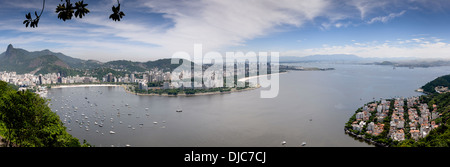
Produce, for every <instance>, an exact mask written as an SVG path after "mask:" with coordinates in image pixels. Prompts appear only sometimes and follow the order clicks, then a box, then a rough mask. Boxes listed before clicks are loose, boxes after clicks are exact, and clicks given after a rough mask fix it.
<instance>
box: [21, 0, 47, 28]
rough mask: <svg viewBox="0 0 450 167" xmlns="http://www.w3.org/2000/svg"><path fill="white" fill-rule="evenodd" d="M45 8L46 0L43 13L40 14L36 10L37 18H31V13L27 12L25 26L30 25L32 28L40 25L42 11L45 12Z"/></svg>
mask: <svg viewBox="0 0 450 167" xmlns="http://www.w3.org/2000/svg"><path fill="white" fill-rule="evenodd" d="M44 8H45V0H44V2H43V4H42V10H41V14H39V16H38V14H37V11H34V15H35V16H36V18H35V19H32V18H31V13H28V14H26V15H25V18H26V20H25V21H23V24H25V27H28V25H29V26H30V27H31V28H35V27H38V23H39V19H40V18H41V15H42V13H43V12H44Z"/></svg>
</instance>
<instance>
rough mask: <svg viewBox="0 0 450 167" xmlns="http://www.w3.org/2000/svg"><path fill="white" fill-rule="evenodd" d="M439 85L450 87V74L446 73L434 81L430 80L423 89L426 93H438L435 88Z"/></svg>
mask: <svg viewBox="0 0 450 167" xmlns="http://www.w3.org/2000/svg"><path fill="white" fill-rule="evenodd" d="M437 86H444V87H450V75H444V76H441V77H438V78H436V79H435V80H433V81H430V82H428V83H427V84H425V85H424V86H422V89H423V90H424V92H426V93H436V91H435V90H434V88H435V87H437Z"/></svg>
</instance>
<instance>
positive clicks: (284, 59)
mask: <svg viewBox="0 0 450 167" xmlns="http://www.w3.org/2000/svg"><path fill="white" fill-rule="evenodd" d="M407 59H411V58H377V57H371V58H363V57H359V56H356V55H351V54H331V55H311V56H305V57H296V56H280V63H296V62H342V63H373V62H377V61H387V60H389V61H395V60H407Z"/></svg>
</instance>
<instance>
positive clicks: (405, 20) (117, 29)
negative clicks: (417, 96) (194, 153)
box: [0, 0, 450, 61]
mask: <svg viewBox="0 0 450 167" xmlns="http://www.w3.org/2000/svg"><path fill="white" fill-rule="evenodd" d="M59 3H61V2H60V1H57V0H48V1H46V4H45V5H46V6H45V10H44V13H43V15H42V17H41V20H40V23H39V27H38V28H25V26H24V25H23V24H22V22H23V20H24V19H25V17H24V15H25V14H27V13H28V12H31V13H34V11H40V10H41V7H42V1H29V0H23V1H0V13H1V16H0V17H1V19H2V22H1V23H0V34H1V35H0V50H6V47H7V45H8V44H13V45H14V46H16V47H17V48H24V49H27V50H30V51H40V50H44V49H50V50H52V51H55V52H62V53H64V54H67V55H69V56H71V57H75V58H80V59H96V60H100V61H111V60H121V59H127V60H132V61H148V60H156V59H160V58H170V57H171V56H172V54H174V53H175V52H177V51H184V52H188V53H189V52H191V53H192V52H193V48H194V44H195V43H201V44H203V47H204V50H203V52H204V53H206V52H209V51H218V52H226V51H243V52H249V51H255V52H259V51H278V52H280V56H309V55H315V54H354V55H357V56H360V57H386V58H391V57H414V58H449V57H450V56H448V55H450V41H449V39H450V38H449V37H450V33H449V32H448V29H449V28H450V23H449V22H447V21H446V18H448V17H449V15H450V13H448V12H447V11H448V10H449V9H450V2H447V1H443V0H441V1H433V2H429V1H422V0H404V1H372V0H363V1H328V0H319V1H313V2H309V1H308V2H307V1H290V0H285V1H277V2H271V1H261V2H258V3H252V2H249V1H226V2H223V1H188V2H187V1H157V0H155V1H141V0H129V1H121V10H123V11H124V12H125V14H126V16H124V18H123V19H122V21H120V22H114V21H112V20H110V19H108V16H109V14H110V13H111V11H110V10H111V7H112V6H113V5H116V3H117V1H115V0H101V1H86V3H88V4H89V5H88V6H87V8H88V9H89V10H90V11H91V12H90V13H89V14H87V15H86V16H85V17H83V19H79V18H72V20H68V21H65V22H64V21H62V20H59V19H58V18H57V14H56V13H55V12H54V9H55V7H56V6H57V5H58V4H59Z"/></svg>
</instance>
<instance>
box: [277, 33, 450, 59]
mask: <svg viewBox="0 0 450 167" xmlns="http://www.w3.org/2000/svg"><path fill="white" fill-rule="evenodd" d="M317 54H325V55H331V54H353V55H357V56H361V57H390V58H392V57H416V58H445V59H450V43H445V42H442V41H436V40H435V38H434V37H431V38H420V39H419V38H414V39H410V40H398V41H395V42H385V43H378V42H375V41H374V42H367V43H353V44H349V45H333V46H329V45H324V46H323V47H320V48H311V49H303V50H290V51H286V52H283V53H281V54H280V55H282V56H300V57H302V56H309V55H317Z"/></svg>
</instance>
